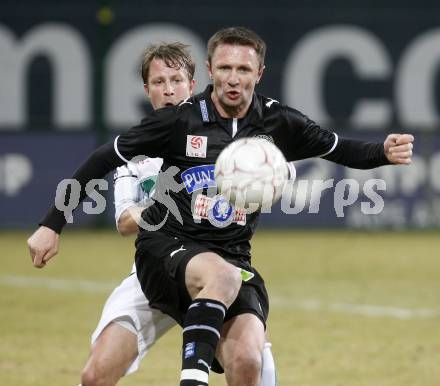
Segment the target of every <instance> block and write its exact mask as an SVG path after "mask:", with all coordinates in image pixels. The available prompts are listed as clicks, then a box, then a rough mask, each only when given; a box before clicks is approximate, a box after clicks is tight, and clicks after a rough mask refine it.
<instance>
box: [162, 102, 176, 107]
mask: <svg viewBox="0 0 440 386" xmlns="http://www.w3.org/2000/svg"><path fill="white" fill-rule="evenodd" d="M170 106H174V103H172V102H167V103H165V105H164V107H170Z"/></svg>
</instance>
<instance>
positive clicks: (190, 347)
mask: <svg viewBox="0 0 440 386" xmlns="http://www.w3.org/2000/svg"><path fill="white" fill-rule="evenodd" d="M195 354H196V342H190V343H187V344H186V345H185V350H184V356H185V359H188V358H191V357H193V356H194V355H195Z"/></svg>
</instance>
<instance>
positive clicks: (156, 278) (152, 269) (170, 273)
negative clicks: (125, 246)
mask: <svg viewBox="0 0 440 386" xmlns="http://www.w3.org/2000/svg"><path fill="white" fill-rule="evenodd" d="M208 251H209V250H208V249H207V248H205V247H202V246H200V245H198V244H196V243H194V242H191V241H190V240H187V239H183V238H178V237H174V236H170V235H167V234H165V233H163V232H143V234H142V235H140V236H139V237H138V240H137V241H136V269H137V276H138V279H139V282H140V284H141V287H142V291H143V293H144V294H145V295H146V297H147V299H148V300H149V302H150V305H151V306H152V307H153V308H157V309H159V310H161V311H162V312H164V313H166V314H168V315H170V316H171V317H172V318H173V319H175V320H176V321H177V322H178V323H179V324H182V321H183V313H184V312H186V310H187V308H188V306H189V304H190V301H191V298H190V297H189V295H188V292H187V291H186V286H185V279H184V274H182V272H183V273H184V271H185V267H186V264H187V263H188V261H189V260H190V259H191V258H192V257H193V256H195V255H197V254H199V253H204V252H208Z"/></svg>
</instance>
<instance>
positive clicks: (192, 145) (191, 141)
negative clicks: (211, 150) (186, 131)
mask: <svg viewBox="0 0 440 386" xmlns="http://www.w3.org/2000/svg"><path fill="white" fill-rule="evenodd" d="M207 147H208V137H205V136H203V135H187V136H186V156H187V157H194V158H206V149H207Z"/></svg>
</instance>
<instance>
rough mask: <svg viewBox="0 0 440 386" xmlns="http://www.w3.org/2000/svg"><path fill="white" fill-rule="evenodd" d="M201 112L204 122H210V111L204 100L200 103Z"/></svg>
mask: <svg viewBox="0 0 440 386" xmlns="http://www.w3.org/2000/svg"><path fill="white" fill-rule="evenodd" d="M200 111H201V113H202V121H203V122H209V115H208V109H207V107H206V101H205V100H204V99H202V100H201V101H200Z"/></svg>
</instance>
